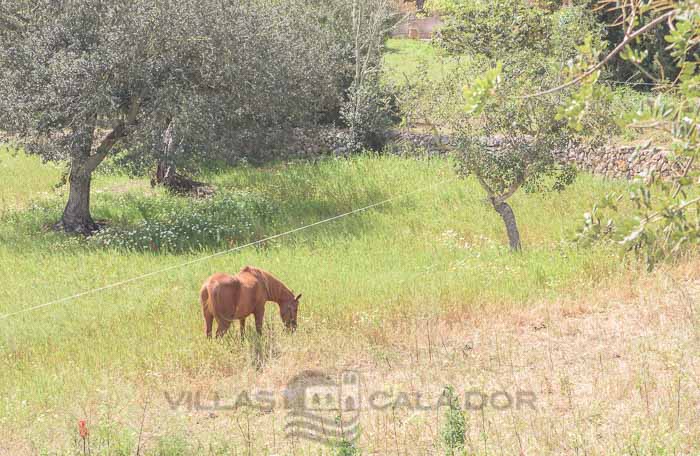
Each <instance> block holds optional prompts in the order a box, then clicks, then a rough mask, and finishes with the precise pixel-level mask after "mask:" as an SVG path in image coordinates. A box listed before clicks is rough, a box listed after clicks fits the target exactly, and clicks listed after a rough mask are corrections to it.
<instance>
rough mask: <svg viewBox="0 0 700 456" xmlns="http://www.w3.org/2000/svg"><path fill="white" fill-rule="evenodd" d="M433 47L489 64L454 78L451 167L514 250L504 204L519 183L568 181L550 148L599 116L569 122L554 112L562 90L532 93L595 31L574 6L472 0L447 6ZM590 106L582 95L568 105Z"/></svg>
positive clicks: (574, 138) (543, 185)
mask: <svg viewBox="0 0 700 456" xmlns="http://www.w3.org/2000/svg"><path fill="white" fill-rule="evenodd" d="M586 23H588V24H591V26H590V27H583V26H582V24H586ZM439 44H440V45H441V46H442V47H443V48H444V49H445V50H446V51H447V52H448V53H449V54H451V55H467V56H469V57H470V59H471V61H472V67H474V68H479V67H482V68H484V67H485V68H490V69H489V70H488V71H485V72H484V73H482V74H477V75H472V76H471V78H469V79H468V80H464V79H462V83H465V82H466V85H465V86H464V90H463V93H462V97H461V98H460V100H461V101H460V102H461V104H462V109H461V110H457V111H455V112H453V113H452V115H451V116H449V119H448V122H449V124H450V127H451V130H452V132H453V134H454V135H455V141H454V142H455V144H456V146H457V147H456V148H457V153H456V157H457V162H458V167H459V171H460V173H461V174H462V175H464V176H467V175H469V176H474V177H475V178H476V179H477V180H478V182H479V183H480V184H481V187H482V188H483V189H484V191H485V193H486V195H487V201H488V202H489V204H490V205H491V206H492V207H493V209H494V210H495V211H496V212H497V213H498V215H499V216H500V217H501V218H502V220H503V222H504V225H505V228H506V232H507V234H508V240H509V245H510V248H511V249H512V250H514V251H517V250H520V249H521V240H520V232H519V230H518V225H517V223H516V218H515V214H514V211H513V209H512V207H511V206H510V204H509V202H508V200H509V199H510V198H511V197H512V196H513V195H514V194H516V193H517V192H518V191H519V190H521V189H524V190H525V191H537V192H541V191H550V190H561V189H563V188H564V187H565V186H566V185H568V184H570V183H571V182H573V180H574V177H575V170H574V169H573V168H572V167H571V166H570V165H568V164H566V163H563V162H561V161H560V160H558V159H557V152H559V151H561V150H562V149H564V148H565V147H569V146H570V145H572V144H573V143H575V142H578V141H580V140H581V139H582V138H581V135H580V134H579V133H580V132H581V131H585V132H586V134H587V135H588V136H593V137H595V136H597V134H599V133H602V131H601V126H600V125H604V124H605V122H604V120H605V119H604V118H605V116H599V117H598V118H596V119H593V118H592V117H587V118H586V120H587V121H588V123H587V124H586V125H581V124H580V123H579V124H577V123H576V122H573V121H571V118H572V117H573V114H571V115H569V116H565V115H563V112H562V111H563V110H564V108H563V107H562V106H563V104H564V103H563V100H564V99H565V95H566V93H565V92H557V93H551V94H547V93H544V94H539V95H538V96H532V94H534V93H537V92H540V91H542V90H544V89H546V88H548V87H551V86H552V85H555V84H556V81H557V78H558V77H559V73H560V72H561V70H562V66H563V65H562V64H561V62H562V61H563V60H565V59H568V58H569V57H572V56H574V55H576V52H577V50H576V48H577V46H582V47H586V48H587V49H588V50H589V51H588V53H595V50H596V48H597V47H599V46H600V31H599V30H598V29H597V28H596V27H595V26H594V21H592V20H590V17H589V14H588V13H587V12H586V11H585V10H584V9H581V8H572V9H568V10H566V11H562V12H557V13H556V14H552V13H549V12H547V11H546V10H543V9H540V8H538V7H537V6H533V5H532V4H530V3H529V2H526V1H525V0H497V1H494V2H491V1H489V2H487V1H477V2H468V3H467V2H465V3H462V4H460V5H458V6H455V7H454V8H452V9H451V13H450V16H448V18H447V27H446V28H445V30H444V31H443V33H442V37H441V39H440V41H439ZM572 66H575V65H574V63H572ZM597 107H598V108H599V107H600V106H597ZM594 108H596V107H594V106H589V105H587V104H586V102H585V100H584V102H583V103H581V104H580V105H576V106H569V107H568V109H569V110H570V111H577V112H579V113H580V112H582V111H584V110H589V109H594Z"/></svg>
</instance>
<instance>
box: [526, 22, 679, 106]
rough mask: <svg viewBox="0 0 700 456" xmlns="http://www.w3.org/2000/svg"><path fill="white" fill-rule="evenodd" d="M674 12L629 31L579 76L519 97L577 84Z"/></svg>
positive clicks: (530, 96)
mask: <svg viewBox="0 0 700 456" xmlns="http://www.w3.org/2000/svg"><path fill="white" fill-rule="evenodd" d="M676 13H677V12H676V11H675V10H674V11H669V12H668V13H666V14H663V15H661V16H659V17H657V18H656V19H654V20H653V21H651V22H649V23H648V24H646V25H645V26H643V27H641V28H639V29H637V30H635V31H634V32H633V33H630V34H629V35H627V36H626V37H625V39H624V40H622V41H621V42H620V44H618V45H617V46H615V49H613V50H612V51H611V52H610V53H609V54H608V55H607V56H605V58H604V59H603V60H601V61H600V62H598V63H597V64H595V65H593V66H592V67H591V68H589V69H588V70H586V71H585V72H584V73H583V74H581V75H580V76H577V77H576V78H574V79H572V80H571V81H569V82H567V83H566V84H562V85H560V86H557V87H554V88H551V89H548V90H544V91H542V92H537V93H534V94H532V95H525V96H523V97H520V98H523V99H524V98H532V97H539V96H541V95H548V94H550V93H554V92H558V91H560V90H563V89H565V88H567V87H570V86H572V85H574V84H578V83H579V82H581V81H583V80H584V79H586V78H587V77H588V76H590V75H592V74H593V73H595V72H596V71H598V70H599V69H600V68H601V67H602V66H603V65H605V64H606V63H608V62H609V61H610V59H612V58H613V57H615V56H616V55H617V54H619V53H620V52H622V50H623V49H624V48H625V46H627V45H628V44H629V43H630V41H632V40H633V39H635V38H636V37H637V36H639V35H641V34H642V33H644V32H646V31H647V30H649V29H650V28H652V27H655V26H656V25H658V24H660V23H662V22H663V21H665V20H670V19H671V18H672V17H673V16H675V15H676Z"/></svg>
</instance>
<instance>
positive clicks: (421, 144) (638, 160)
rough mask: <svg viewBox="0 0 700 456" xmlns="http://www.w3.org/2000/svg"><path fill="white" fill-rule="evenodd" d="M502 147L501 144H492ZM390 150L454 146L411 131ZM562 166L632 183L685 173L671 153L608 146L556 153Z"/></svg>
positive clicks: (425, 152) (435, 150)
mask: <svg viewBox="0 0 700 456" xmlns="http://www.w3.org/2000/svg"><path fill="white" fill-rule="evenodd" d="M490 142H492V143H493V144H489V146H491V147H498V144H499V141H498V139H495V138H494V140H493V141H490ZM390 144H391V147H390V148H389V150H390V151H391V152H393V153H396V154H399V155H409V156H434V155H442V154H446V153H448V152H449V150H450V149H451V148H452V147H453V146H454V145H453V144H451V139H450V138H449V137H448V136H434V135H431V134H426V133H414V132H407V131H400V132H394V133H393V135H392V136H391V140H390ZM556 156H557V158H558V159H559V160H560V161H561V162H562V163H571V164H573V165H575V166H576V167H577V168H578V169H580V170H582V171H588V172H591V173H593V174H596V175H599V176H604V177H608V178H616V179H632V178H633V177H635V176H637V175H638V174H642V173H643V174H648V173H649V172H650V171H651V170H655V171H656V173H657V174H659V175H661V176H662V177H669V176H671V175H673V174H674V173H676V172H680V171H681V169H682V166H681V164H679V163H674V162H673V161H672V160H671V159H670V158H669V152H668V150H665V149H661V148H658V147H653V146H651V145H642V146H617V145H608V146H603V147H598V148H591V147H581V146H571V147H568V148H566V149H565V150H562V151H560V152H558V153H556Z"/></svg>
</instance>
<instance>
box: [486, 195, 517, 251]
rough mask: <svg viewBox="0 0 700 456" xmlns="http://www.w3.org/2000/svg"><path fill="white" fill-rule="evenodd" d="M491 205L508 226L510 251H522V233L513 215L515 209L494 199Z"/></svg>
mask: <svg viewBox="0 0 700 456" xmlns="http://www.w3.org/2000/svg"><path fill="white" fill-rule="evenodd" d="M491 204H492V205H493V208H494V209H495V210H496V212H498V215H500V216H501V218H502V219H503V223H504V224H505V225H506V232H507V233H508V244H510V249H511V250H512V251H514V252H518V251H520V249H521V245H520V232H519V231H518V224H517V223H516V222H515V214H514V213H513V209H512V208H511V207H510V205H509V204H508V203H506V202H505V201H499V200H497V199H492V200H491Z"/></svg>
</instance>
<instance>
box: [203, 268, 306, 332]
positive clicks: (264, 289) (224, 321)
mask: <svg viewBox="0 0 700 456" xmlns="http://www.w3.org/2000/svg"><path fill="white" fill-rule="evenodd" d="M199 298H200V303H201V304H202V313H203V315H204V328H205V332H206V335H207V337H211V330H212V323H213V322H214V319H216V322H217V328H216V337H221V336H223V335H224V334H226V331H228V329H229V327H230V326H231V322H233V321H234V320H238V321H239V322H240V324H241V338H243V336H244V335H245V319H246V317H248V316H249V315H250V314H253V315H255V329H256V330H257V332H258V334H261V333H262V325H263V318H264V316H265V303H266V302H267V301H273V302H276V303H277V304H279V306H280V316H281V317H282V321H283V322H284V325H285V326H286V327H287V329H288V330H290V331H294V330H296V328H297V310H298V308H299V298H301V295H298V296H297V297H294V294H293V293H292V292H291V291H290V290H289V288H287V287H286V286H285V285H284V284H283V283H282V282H280V280H279V279H277V278H276V277H275V276H273V275H272V274H270V273H269V272H266V271H263V270H262V269H258V268H255V267H252V266H246V267H244V268H243V269H241V271H240V272H239V273H238V274H236V275H230V274H224V273H216V274H214V275H212V276H211V277H209V278H208V279H207V280H206V281H205V282H204V285H202V289H201V290H200V292H199Z"/></svg>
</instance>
